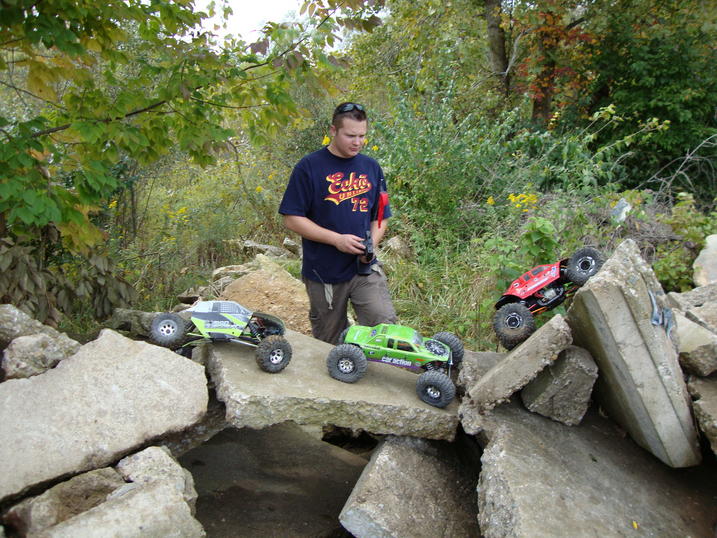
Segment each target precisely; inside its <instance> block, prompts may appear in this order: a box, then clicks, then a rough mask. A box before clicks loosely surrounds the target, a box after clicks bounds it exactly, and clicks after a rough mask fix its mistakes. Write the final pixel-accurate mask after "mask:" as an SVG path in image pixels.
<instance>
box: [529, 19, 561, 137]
mask: <svg viewBox="0 0 717 538" xmlns="http://www.w3.org/2000/svg"><path fill="white" fill-rule="evenodd" d="M537 38H538V50H539V51H540V56H541V57H542V62H541V64H542V65H541V69H540V74H538V76H537V77H536V79H535V82H534V83H533V84H534V97H533V112H532V120H533V122H535V123H538V124H540V125H542V126H546V125H547V124H548V122H549V121H550V115H551V113H552V106H553V95H554V93H555V58H554V53H555V51H556V47H557V43H556V39H555V36H554V35H551V34H550V33H548V32H544V31H539V32H538V34H537Z"/></svg>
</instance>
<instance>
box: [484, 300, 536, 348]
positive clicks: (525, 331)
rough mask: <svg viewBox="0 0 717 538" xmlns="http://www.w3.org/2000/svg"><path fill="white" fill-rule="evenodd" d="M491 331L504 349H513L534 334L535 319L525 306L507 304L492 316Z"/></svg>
mask: <svg viewBox="0 0 717 538" xmlns="http://www.w3.org/2000/svg"><path fill="white" fill-rule="evenodd" d="M493 329H494V330H495V334H496V335H497V336H498V340H500V343H501V344H503V347H504V348H505V349H513V348H514V347H515V346H517V345H518V344H520V343H521V342H523V341H525V340H527V339H528V337H529V336H530V335H531V334H533V333H534V332H535V318H533V314H532V313H531V312H530V310H529V309H528V307H527V306H525V305H523V304H520V303H508V304H506V305H503V306H501V307H500V308H499V309H498V311H497V312H496V313H495V316H493Z"/></svg>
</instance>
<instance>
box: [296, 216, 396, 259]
mask: <svg viewBox="0 0 717 538" xmlns="http://www.w3.org/2000/svg"><path fill="white" fill-rule="evenodd" d="M284 226H286V227H287V228H288V229H289V230H291V231H292V232H296V233H297V234H299V235H300V236H301V237H304V238H305V239H310V240H312V241H316V242H317V243H326V244H327V245H332V246H334V247H336V248H337V249H338V250H340V251H341V252H345V253H346V254H363V243H362V241H363V238H361V237H358V236H356V235H352V234H340V233H338V232H334V231H332V230H329V229H328V228H324V227H322V226H319V225H318V224H316V223H315V222H314V221H313V220H311V219H309V218H308V217H302V216H299V215H284ZM382 228H383V226H382ZM371 230H372V231H373V223H371ZM381 235H383V233H382V234H381Z"/></svg>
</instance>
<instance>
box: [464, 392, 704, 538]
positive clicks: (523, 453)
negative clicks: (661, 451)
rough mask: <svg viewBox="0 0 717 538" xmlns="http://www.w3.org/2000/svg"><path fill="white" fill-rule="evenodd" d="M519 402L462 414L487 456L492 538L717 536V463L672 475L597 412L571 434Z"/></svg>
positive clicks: (483, 496) (484, 483)
mask: <svg viewBox="0 0 717 538" xmlns="http://www.w3.org/2000/svg"><path fill="white" fill-rule="evenodd" d="M514 400H515V401H514V402H512V403H508V404H503V405H501V406H499V407H497V408H495V409H493V410H492V412H491V414H489V415H485V414H480V413H479V411H478V408H477V407H475V406H471V405H470V404H469V403H468V402H465V401H464V403H463V404H462V405H461V413H462V415H463V421H462V424H463V427H464V429H465V431H466V432H467V433H473V434H479V435H478V440H479V442H480V443H481V444H482V445H483V446H484V451H483V455H482V457H481V462H482V467H481V474H480V479H479V483H478V512H479V520H480V529H481V532H482V535H483V536H485V537H486V538H491V537H499V536H500V537H526V536H531V537H533V536H536V537H537V536H540V537H553V536H565V537H568V536H569V537H573V536H579V537H583V536H584V537H588V536H590V537H593V536H594V537H597V536H600V537H603V536H610V537H618V536H620V537H627V536H635V537H638V536H652V537H663V536H664V537H667V536H669V537H676V536H691V537H694V538H697V537H704V538H712V537H713V536H714V528H715V527H714V526H715V524H716V523H717V510H715V507H717V486H715V484H717V464H716V462H715V460H714V458H711V459H708V460H707V461H705V462H704V463H703V464H702V465H701V466H699V467H693V468H690V469H672V468H670V467H667V466H666V465H663V464H662V463H661V462H660V461H659V460H658V459H657V458H655V457H653V456H652V455H651V454H650V453H648V452H647V451H645V450H643V449H641V448H640V447H638V446H637V445H636V444H635V443H634V442H633V441H632V440H631V439H630V438H629V437H627V436H625V435H624V432H623V431H622V430H621V429H620V428H618V427H616V426H615V425H614V423H612V422H611V421H609V420H607V419H605V418H603V417H601V416H600V415H599V413H598V412H597V410H595V409H593V410H591V411H588V413H587V414H586V416H585V418H584V419H583V421H582V423H581V424H580V425H578V426H565V425H563V424H560V423H558V422H555V421H553V420H550V419H548V418H545V417H541V416H540V415H537V414H535V413H530V412H528V411H526V410H524V409H522V407H521V406H520V404H519V403H518V402H517V399H514Z"/></svg>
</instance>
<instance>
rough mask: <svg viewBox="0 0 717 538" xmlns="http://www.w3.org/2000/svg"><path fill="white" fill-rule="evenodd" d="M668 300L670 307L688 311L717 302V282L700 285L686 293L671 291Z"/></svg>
mask: <svg viewBox="0 0 717 538" xmlns="http://www.w3.org/2000/svg"><path fill="white" fill-rule="evenodd" d="M667 302H668V305H669V306H670V308H674V309H676V310H681V311H682V312H687V311H688V310H689V309H690V308H694V307H696V306H702V305H703V304H707V303H710V302H712V303H714V302H717V282H713V283H712V284H707V285H706V286H700V287H699V288H694V289H692V290H690V291H686V292H684V293H676V292H674V291H671V292H670V293H668V294H667Z"/></svg>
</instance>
